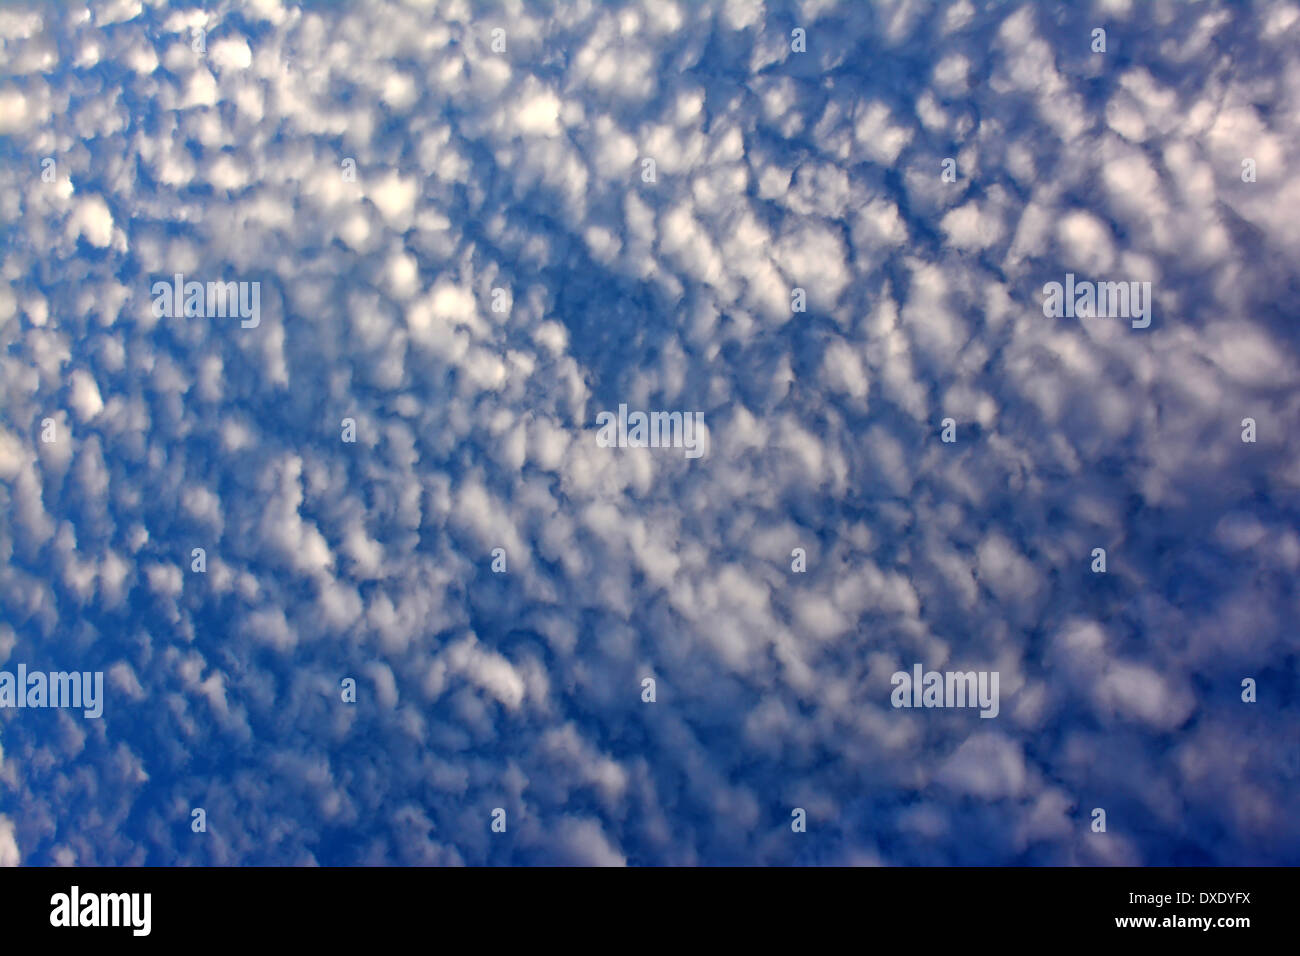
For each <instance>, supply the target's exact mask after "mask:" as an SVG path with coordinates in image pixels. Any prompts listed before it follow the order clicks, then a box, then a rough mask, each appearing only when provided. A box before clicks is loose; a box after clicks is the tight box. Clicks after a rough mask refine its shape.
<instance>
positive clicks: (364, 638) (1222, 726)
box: [0, 0, 1300, 866]
mask: <svg viewBox="0 0 1300 956" xmlns="http://www.w3.org/2000/svg"><path fill="white" fill-rule="evenodd" d="M1097 30H1102V31H1104V34H1098V33H1096V32H1095V31H1097ZM1099 47H1100V48H1099ZM1298 155H1300V6H1298V5H1297V4H1296V3H1294V2H1280V0H1267V2H1257V3H1227V2H1198V3H1194V2H1190V0H1188V2H1171V0H1152V2H1137V0H1133V2H1128V0H1087V2H1078V3H1068V4H1055V3H1046V2H1044V3H1018V2H1008V3H1001V2H999V3H973V2H968V0H960V2H955V3H940V2H920V0H879V2H873V3H865V2H847V0H846V2H842V3H837V2H833V0H795V2H775V0H773V2H759V0H712V2H699V3H695V2H685V0H633V2H610V3H598V2H583V0H564V2H555V3H541V2H532V0H529V2H496V3H494V2H488V0H482V2H478V0H475V2H469V0H450V2H441V0H356V2H339V3H320V4H310V3H304V4H295V3H285V2H282V0H240V2H214V3H208V4H204V5H184V4H181V3H168V2H163V0H102V2H94V3H91V4H90V5H89V6H86V5H83V4H79V3H75V2H48V3H34V2H26V0H20V2H17V3H7V4H5V5H4V6H3V7H0V671H6V672H11V673H15V674H16V673H17V671H18V668H19V666H20V665H21V666H23V667H25V668H26V670H27V671H28V672H31V671H42V672H66V671H77V672H86V673H88V674H89V673H96V672H97V673H101V674H102V675H103V677H102V679H103V700H102V705H103V712H102V715H101V716H99V717H97V718H95V717H86V716H85V715H84V714H83V712H82V711H81V710H77V709H73V708H66V707H65V708H56V707H46V708H39V707H37V708H30V707H29V708H17V707H0V864H4V865H199V866H203V865H376V864H391V865H439V866H441V865H553V864H562V865H591V866H604V865H674V866H676V865H729V864H741V865H902V866H918V865H1033V866H1039V865H1121V864H1124V865H1128V864H1132V865H1144V866H1162V865H1193V864H1195V865H1242V864H1296V863H1300V796H1298V795H1300V787H1298V786H1297V777H1300V709H1298V708H1300V703H1298V701H1300V673H1298V667H1300V664H1298V661H1300V654H1298V651H1300V642H1298V640H1297V637H1296V631H1295V626H1294V622H1295V620H1296V619H1297V617H1298V616H1300V592H1298V590H1297V585H1296V573H1297V570H1298V569H1300V521H1297V517H1298V515H1300V505H1298V498H1297V491H1298V490H1300V444H1298V443H1297V440H1296V435H1297V429H1298V428H1300V391H1297V384H1298V379H1300V373H1298V370H1300V362H1297V352H1298V350H1300V327H1298V326H1297V319H1298V318H1300V308H1298V307H1297V298H1298V297H1300V276H1298V273H1297V263H1300V180H1298V179H1297V175H1296V173H1297V169H1298V168H1300V167H1297V164H1296V159H1297V156H1298ZM176 275H181V276H183V277H184V278H183V281H197V282H200V283H205V284H206V283H226V282H234V283H237V284H239V288H240V289H241V290H243V291H248V292H249V293H250V294H251V291H252V290H254V289H255V290H256V294H257V299H256V300H255V301H256V303H257V309H256V310H254V311H250V312H248V313H247V314H245V313H240V312H236V311H233V310H227V309H220V308H218V309H214V308H212V307H211V306H212V303H211V302H206V301H204V302H200V303H198V308H196V309H194V310H191V311H192V313H194V314H187V312H186V310H185V309H182V310H181V311H180V312H179V313H175V312H174V311H173V310H172V309H170V308H163V307H162V306H163V304H167V305H170V302H169V301H168V300H169V299H170V294H169V293H168V294H163V295H160V294H159V293H158V292H157V291H155V283H159V282H162V283H166V284H168V285H170V284H171V283H172V281H173V277H174V276H176ZM1067 277H1068V278H1067ZM1054 282H1055V283H1061V284H1063V285H1064V284H1066V283H1067V282H1068V283H1070V284H1074V283H1125V284H1126V288H1131V289H1133V290H1134V292H1135V293H1137V292H1138V291H1139V290H1142V289H1146V290H1148V292H1149V298H1148V299H1146V302H1147V305H1149V310H1148V313H1147V318H1148V319H1149V324H1147V325H1145V326H1144V325H1143V324H1142V320H1141V319H1139V318H1138V317H1136V316H1129V315H1127V314H1123V313H1121V314H1115V313H1114V310H1112V313H1111V314H1107V315H1086V314H1085V315H1079V314H1074V313H1075V310H1074V309H1070V310H1069V311H1070V313H1071V314H1068V315H1052V314H1049V313H1050V312H1051V310H1050V309H1045V307H1044V305H1045V298H1046V297H1047V294H1048V292H1047V289H1048V287H1049V285H1050V284H1051V283H1054ZM1129 283H1132V284H1133V285H1131V286H1128V285H1127V284H1129ZM245 301H250V300H245ZM1136 301H1137V300H1136V299H1135V300H1134V302H1133V303H1132V304H1133V305H1134V308H1136ZM1094 311H1104V310H1101V309H1100V308H1099V309H1097V310H1094ZM1130 319H1132V320H1130ZM620 406H626V409H625V414H626V413H627V412H637V411H640V412H654V411H659V412H667V413H674V412H676V413H681V414H682V415H683V416H685V419H686V420H690V421H694V420H697V419H696V418H694V417H693V416H694V413H699V418H698V420H701V421H702V422H703V425H702V426H701V432H700V434H699V435H698V436H697V437H700V438H701V439H702V441H703V442H704V447H703V453H702V454H700V455H698V456H692V455H688V454H686V453H685V449H683V448H682V447H681V446H680V444H677V445H676V447H657V448H652V447H635V445H636V442H635V441H634V440H633V441H617V442H613V443H611V442H609V441H605V440H604V437H606V436H602V433H601V431H600V429H599V424H600V419H598V416H600V415H601V414H602V413H603V412H611V413H613V414H614V415H615V416H617V415H618V414H619V408H620ZM611 444H613V445H614V447H611ZM665 444H669V445H670V446H671V445H672V444H673V443H669V442H665ZM200 548H201V549H203V550H202V569H201V570H199V569H198V566H199V562H198V559H197V557H196V552H195V550H194V549H200ZM497 549H500V550H497ZM1096 549H1103V550H1104V561H1105V570H1104V571H1102V570H1099V563H1098V561H1099V558H1098V554H1099V553H1098V552H1097V551H1096ZM916 665H920V667H921V668H922V671H923V672H925V671H936V672H939V673H940V674H943V673H947V672H960V673H966V672H976V673H979V674H984V675H986V676H987V675H996V676H997V680H998V685H997V686H998V688H999V691H998V694H999V696H998V707H997V708H996V710H997V712H996V714H992V713H987V712H986V713H985V714H984V715H982V714H981V711H980V710H979V709H977V708H972V707H969V706H967V707H961V706H945V707H925V706H921V707H900V706H896V705H895V704H896V702H897V697H896V695H895V693H894V692H895V690H896V687H897V681H896V679H895V677H894V675H896V674H899V673H900V672H901V673H902V674H904V675H910V674H911V673H912V672H913V668H914V666H916ZM0 679H3V678H2V676H0ZM647 681H651V682H652V683H646V682H647ZM349 682H351V683H349ZM902 696H903V697H904V698H905V699H906V700H907V702H910V698H908V697H907V695H902ZM650 698H653V699H650ZM948 702H949V703H951V701H948ZM986 711H987V709H986ZM197 811H202V812H201V813H198V812H197ZM497 811H503V812H497ZM1098 811H1102V815H1101V816H1098Z"/></svg>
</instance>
